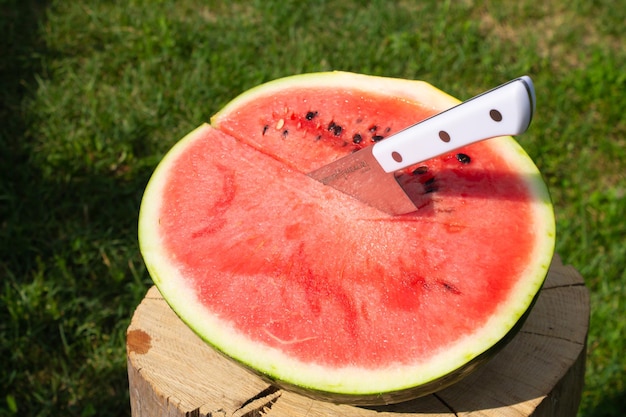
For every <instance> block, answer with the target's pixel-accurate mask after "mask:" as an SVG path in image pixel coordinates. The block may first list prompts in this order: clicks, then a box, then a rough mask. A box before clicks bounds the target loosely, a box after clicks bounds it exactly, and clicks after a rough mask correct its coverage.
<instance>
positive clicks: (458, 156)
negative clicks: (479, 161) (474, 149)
mask: <svg viewBox="0 0 626 417" xmlns="http://www.w3.org/2000/svg"><path fill="white" fill-rule="evenodd" d="M456 159H457V161H459V162H460V163H462V164H469V163H470V161H471V160H472V158H470V157H469V155H466V154H464V153H457V154H456Z"/></svg>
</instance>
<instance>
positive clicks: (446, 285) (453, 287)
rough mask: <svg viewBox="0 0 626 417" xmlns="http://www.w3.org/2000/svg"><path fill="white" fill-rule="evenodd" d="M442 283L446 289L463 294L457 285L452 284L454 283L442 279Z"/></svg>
mask: <svg viewBox="0 0 626 417" xmlns="http://www.w3.org/2000/svg"><path fill="white" fill-rule="evenodd" d="M441 285H442V286H443V288H444V289H445V290H446V291H449V292H451V293H452V294H456V295H459V294H461V291H459V289H458V288H457V287H456V286H455V285H452V284H450V283H448V282H445V281H441Z"/></svg>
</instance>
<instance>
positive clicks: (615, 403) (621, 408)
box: [581, 392, 626, 417]
mask: <svg viewBox="0 0 626 417" xmlns="http://www.w3.org/2000/svg"><path fill="white" fill-rule="evenodd" d="M623 416H626V392H620V393H618V394H616V395H613V396H609V397H607V398H603V399H602V403H601V404H598V405H596V406H595V407H593V408H590V409H589V410H585V411H584V412H583V413H581V417H623Z"/></svg>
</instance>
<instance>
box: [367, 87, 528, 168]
mask: <svg viewBox="0 0 626 417" xmlns="http://www.w3.org/2000/svg"><path fill="white" fill-rule="evenodd" d="M534 108H535V90H534V87H533V82H532V80H531V79H530V77H528V76H523V77H520V78H516V79H515V80H512V81H509V82H508V83H505V84H502V85H501V86H499V87H496V88H494V89H492V90H489V91H487V92H485V93H482V94H480V95H478V96H476V97H474V98H471V99H469V100H467V101H464V102H463V103H461V104H459V105H457V106H455V107H452V108H451V109H449V110H446V111H444V112H442V113H439V114H437V115H435V116H432V117H430V118H428V119H425V120H423V121H421V122H420V123H417V124H415V125H413V126H411V127H408V128H406V129H404V130H402V131H400V132H398V133H396V134H394V135H392V136H390V137H389V138H387V139H385V140H382V141H380V142H378V143H376V144H374V145H373V147H372V153H373V155H374V157H375V158H376V160H377V161H378V163H379V164H380V165H381V167H382V168H383V169H384V170H385V171H386V172H393V171H397V170H399V169H402V168H406V167H408V166H410V165H413V164H417V163H419V162H422V161H425V160H427V159H430V158H434V157H436V156H438V155H441V154H444V153H447V152H450V151H452V150H454V149H457V148H460V147H462V146H465V145H469V144H470V143H474V142H479V141H481V140H484V139H489V138H493V137H496V136H505V135H517V134H520V133H523V132H525V131H526V129H527V128H528V125H529V124H530V121H531V119H532V115H533V111H534Z"/></svg>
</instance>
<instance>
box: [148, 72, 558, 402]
mask: <svg viewBox="0 0 626 417" xmlns="http://www.w3.org/2000/svg"><path fill="white" fill-rule="evenodd" d="M456 103H458V101H457V100H456V99H454V98H452V97H450V96H448V95H447V94H445V93H443V92H441V91H440V90H438V89H436V88H434V87H432V86H431V85H429V84H426V83H424V82H418V81H408V80H399V79H388V78H380V77H373V76H366V75H358V74H351V73H343V72H331V73H319V74H307V75H300V76H293V77H288V78H284V79H280V80H276V81H273V82H270V83H267V84H264V85H262V86H259V87H257V88H254V89H252V90H250V91H248V92H246V93H244V94H242V95H241V96H240V97H238V98H236V99H235V100H233V101H232V102H231V103H230V104H228V105H227V106H226V107H225V108H224V109H223V110H222V111H220V112H219V113H218V114H217V115H216V116H214V118H213V119H212V126H210V125H206V124H205V125H202V126H200V127H199V128H197V129H196V130H194V131H193V132H191V133H189V134H188V135H187V136H186V137H185V138H183V139H182V140H181V141H180V142H179V143H178V144H176V145H175V146H174V148H173V149H172V150H171V151H170V152H169V153H168V154H167V155H166V156H165V157H164V158H163V160H162V162H161V163H160V164H159V166H158V167H157V169H156V170H155V172H154V174H153V177H152V178H151V180H150V182H149V184H148V186H147V188H146V190H145V195H144V197H143V201H142V205H141V212H140V218H139V240H140V247H141V252H142V254H143V256H144V259H145V263H146V265H147V268H148V270H149V272H150V274H151V276H152V278H153V280H154V282H155V284H156V285H157V287H158V288H159V290H160V291H161V293H162V295H163V297H164V298H165V299H166V300H167V302H168V303H169V304H170V305H171V307H172V309H173V310H174V311H175V312H176V313H177V314H178V315H179V316H180V317H181V318H182V320H183V321H185V322H186V323H187V324H188V325H189V326H190V327H191V328H192V329H193V330H194V331H195V332H196V333H197V334H198V335H200V337H202V338H203V339H204V340H206V341H207V342H208V343H209V344H211V345H212V346H214V347H215V348H216V349H218V350H219V351H221V352H223V353H224V354H226V355H227V356H229V357H231V358H233V359H235V360H236V361H238V362H240V363H242V364H245V365H246V366H248V367H250V368H251V369H253V370H256V371H257V372H259V373H260V374H262V375H264V376H266V377H268V378H269V379H271V380H272V381H274V382H275V383H277V384H279V385H282V386H286V387H288V388H291V389H298V390H300V391H301V392H304V393H305V394H308V395H313V396H318V397H322V398H326V399H331V400H334V401H342V402H349V403H353V404H383V403H392V402H398V401H402V400H406V399H409V398H414V397H416V396H420V395H424V394H427V393H430V392H433V391H436V390H438V389H440V388H442V387H444V386H447V385H449V384H451V383H453V382H455V381H456V380H458V379H459V378H461V377H463V376H464V375H465V374H466V373H468V372H469V371H471V370H472V369H474V368H475V367H476V366H477V365H478V364H480V363H481V362H482V361H484V360H486V359H487V358H488V357H489V356H490V354H491V353H492V352H494V351H495V350H496V349H497V347H499V346H501V345H502V344H503V343H505V341H506V339H507V338H508V337H510V336H511V335H512V334H513V333H514V332H515V329H516V328H517V327H516V326H519V325H520V323H521V321H522V320H523V317H524V316H525V314H526V313H527V312H528V311H529V309H530V306H531V305H532V302H533V300H534V298H535V296H536V295H537V293H538V291H539V289H540V288H541V285H542V283H543V280H544V278H545V276H546V274H547V270H548V266H549V264H550V260H551V258H552V255H553V250H554V241H555V225H554V215H553V209H552V205H551V203H550V198H549V195H548V191H547V189H546V186H545V184H544V182H543V181H542V179H541V176H540V173H539V172H538V170H537V168H536V167H535V165H534V164H533V162H532V161H531V159H530V158H529V157H528V155H527V154H526V153H525V152H524V150H523V149H522V148H521V147H520V146H519V145H518V144H517V142H516V141H515V140H514V139H513V138H511V137H501V138H495V139H491V140H488V141H483V142H480V143H476V144H473V145H471V146H468V147H466V148H463V149H461V150H458V151H455V152H454V153H451V154H449V155H444V156H442V157H439V158H435V159H433V160H430V161H427V162H426V163H424V164H422V165H420V166H417V167H411V168H410V169H407V170H406V171H405V172H403V173H402V175H401V178H400V180H401V182H402V183H403V184H404V187H405V188H406V189H407V190H409V192H410V193H411V195H412V198H414V199H415V201H416V203H417V205H418V207H419V210H418V211H416V212H414V213H409V214H406V215H401V216H390V215H388V214H386V213H383V212H380V211H378V210H376V209H374V208H372V207H369V206H367V205H365V204H363V203H361V202H359V201H356V200H354V199H353V198H351V197H349V196H347V195H344V194H342V193H340V192H338V191H336V190H334V189H333V188H330V187H328V186H324V185H323V184H321V183H319V182H317V181H315V180H312V179H311V178H309V177H308V176H307V175H306V174H307V173H308V172H310V171H312V170H314V169H316V168H318V167H319V166H322V165H323V164H326V163H328V162H331V161H333V160H335V159H337V158H339V157H341V156H343V155H345V154H348V153H350V152H352V151H353V150H354V149H357V148H359V147H362V146H367V145H370V144H372V143H373V142H375V141H378V140H382V139H383V138H384V137H386V136H388V135H390V134H392V133H393V132H396V131H398V130H401V129H403V128H405V127H407V126H409V125H411V124H414V123H416V122H417V121H419V120H421V119H423V118H425V117H427V116H430V115H432V114H434V113H436V112H439V111H442V110H444V109H446V108H449V107H451V106H453V105H455V104H456Z"/></svg>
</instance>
